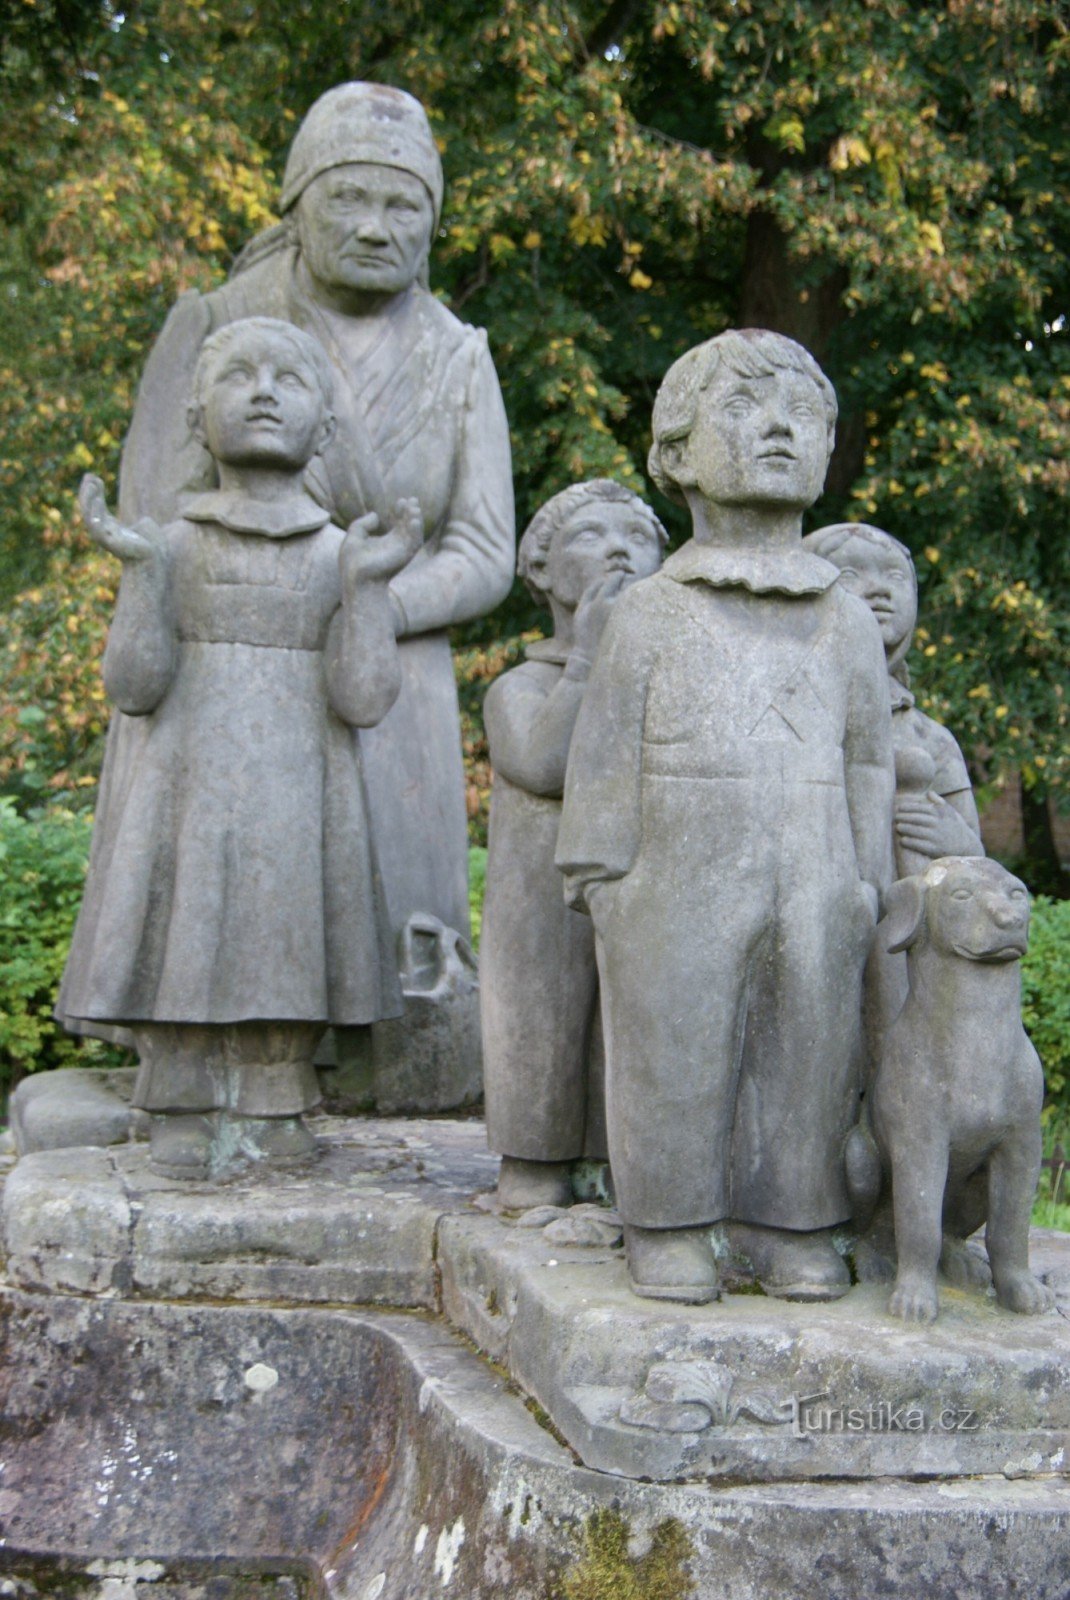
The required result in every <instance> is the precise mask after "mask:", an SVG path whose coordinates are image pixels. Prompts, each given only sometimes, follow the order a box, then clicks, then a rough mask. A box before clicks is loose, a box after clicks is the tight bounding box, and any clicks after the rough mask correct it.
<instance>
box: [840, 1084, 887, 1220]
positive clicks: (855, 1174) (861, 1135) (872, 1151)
mask: <svg viewBox="0 0 1070 1600" xmlns="http://www.w3.org/2000/svg"><path fill="white" fill-rule="evenodd" d="M843 1164H844V1172H845V1174H846V1178H847V1194H848V1196H849V1198H850V1201H851V1218H852V1221H853V1222H854V1225H855V1228H856V1230H857V1232H859V1233H864V1232H865V1230H866V1229H867V1228H868V1227H869V1224H870V1223H871V1222H872V1220H873V1212H874V1210H875V1209H876V1205H877V1200H878V1198H879V1196H880V1191H881V1157H880V1151H879V1150H878V1149H877V1141H876V1139H875V1138H874V1137H873V1129H872V1128H871V1126H870V1122H869V1114H868V1110H867V1107H866V1105H865V1104H863V1106H862V1115H861V1116H860V1118H859V1119H858V1121H857V1122H856V1123H855V1125H854V1127H853V1128H852V1129H851V1131H850V1133H849V1134H848V1135H847V1139H846V1141H845V1143H844V1147H843Z"/></svg>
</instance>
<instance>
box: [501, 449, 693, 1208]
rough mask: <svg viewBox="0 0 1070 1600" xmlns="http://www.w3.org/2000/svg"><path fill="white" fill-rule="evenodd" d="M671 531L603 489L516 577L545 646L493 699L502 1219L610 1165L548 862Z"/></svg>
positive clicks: (593, 1026) (541, 519)
mask: <svg viewBox="0 0 1070 1600" xmlns="http://www.w3.org/2000/svg"><path fill="white" fill-rule="evenodd" d="M665 544H666V533H665V530H664V528H663V527H662V525H661V523H660V522H659V521H658V519H657V517H655V515H654V513H653V512H652V511H651V509H650V507H649V506H647V505H646V504H645V503H644V502H643V501H642V500H640V499H639V497H638V495H636V494H634V493H633V492H632V491H631V490H630V489H626V488H624V486H623V485H621V484H619V483H613V482H611V481H610V480H609V479H607V478H597V479H594V480H592V481H590V482H587V483H579V484H575V485H574V486H573V487H571V488H569V489H564V490H562V491H561V493H560V494H556V495H554V497H553V499H551V500H550V501H548V502H547V504H546V505H544V506H543V507H542V509H541V510H540V511H539V512H538V513H537V515H536V516H535V517H534V518H533V520H532V522H531V524H530V526H529V527H528V529H527V532H526V533H525V534H524V537H523V539H522V540H521V543H520V552H519V567H520V574H521V576H522V577H523V578H524V580H525V582H526V583H527V585H528V588H529V589H530V591H531V593H532V594H533V596H534V597H535V598H536V599H537V600H538V601H540V602H541V603H542V604H544V605H547V606H549V608H550V613H551V615H552V617H553V624H554V626H553V633H552V635H551V636H550V638H548V639H540V640H538V641H536V642H535V643H533V644H530V645H529V646H528V649H527V660H526V661H524V662H522V663H521V664H520V665H519V666H517V667H514V668H513V669H512V670H511V671H509V672H506V673H504V674H503V675H502V676H501V677H500V678H498V679H497V680H496V682H495V683H494V684H493V685H492V686H491V688H490V690H489V691H488V694H487V699H486V704H485V707H484V716H485V720H486V727H487V738H488V742H489V747H490V758H491V763H492V765H493V768H494V792H493V796H492V800H491V812H490V849H489V855H488V861H487V889H486V898H485V902H484V907H483V930H482V939H481V945H480V993H481V1009H482V1016H483V1068H484V1081H485V1093H486V1108H487V1137H488V1141H489V1143H490V1146H491V1148H492V1149H494V1150H498V1151H500V1152H501V1153H502V1168H501V1176H500V1178H499V1183H498V1197H499V1199H500V1200H501V1202H502V1204H503V1205H504V1206H505V1207H506V1208H508V1209H521V1210H523V1209H526V1208H528V1207H531V1206H537V1205H568V1204H569V1203H570V1199H571V1186H570V1177H569V1172H570V1164H571V1163H572V1162H573V1161H574V1160H575V1159H576V1158H577V1157H580V1156H584V1155H586V1156H590V1157H595V1158H598V1157H602V1156H604V1154H605V1149H604V1140H605V1133H604V1127H603V1120H604V1114H603V1110H602V1082H601V1076H602V1074H601V1030H600V1027H599V1021H598V977H597V972H596V969H595V957H594V937H593V928H592V926H591V923H590V920H589V918H587V917H584V916H581V915H580V914H579V913H578V912H576V911H574V910H572V909H571V908H570V907H569V906H566V904H565V901H564V896H563V893H562V883H561V875H560V873H558V872H557V871H556V869H555V867H554V848H555V846H556V843H557V828H558V823H559V821H560V817H561V792H562V788H563V786H564V781H565V766H566V763H567V760H568V752H569V745H570V742H571V739H572V730H573V727H574V725H575V722H576V717H577V715H578V713H579V709H580V706H581V704H582V701H583V696H584V692H585V689H586V686H587V680H588V677H589V675H590V671H591V664H592V662H593V660H594V657H595V654H596V652H597V649H598V642H599V639H600V638H601V635H602V631H603V629H604V627H605V625H606V621H607V618H608V617H609V616H610V614H611V612H612V609H613V607H614V606H616V605H617V603H618V601H619V599H620V597H621V595H622V594H623V593H625V591H626V590H627V589H629V588H630V587H631V586H632V585H633V584H634V583H636V582H637V581H638V580H639V579H642V578H646V577H648V576H649V575H650V574H651V573H653V572H655V571H656V570H657V568H658V566H659V565H660V562H661V557H662V552H663V550H664V547H665Z"/></svg>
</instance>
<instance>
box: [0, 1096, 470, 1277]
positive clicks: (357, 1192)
mask: <svg viewBox="0 0 1070 1600" xmlns="http://www.w3.org/2000/svg"><path fill="white" fill-rule="evenodd" d="M312 1127H313V1128H314V1129H315V1131H316V1133H317V1135H318V1137H319V1140H320V1143H321V1146H322V1149H323V1154H322V1156H321V1158H320V1160H319V1161H318V1162H316V1163H315V1164H314V1165H311V1166H308V1167H305V1168H296V1169H294V1170H286V1169H279V1170H275V1171H272V1172H270V1173H265V1172H262V1171H254V1172H252V1173H246V1174H245V1175H243V1176H239V1177H236V1178H235V1179H233V1180H232V1181H230V1182H228V1183H223V1184H219V1183H215V1182H208V1181H204V1182H200V1183H191V1182H189V1181H188V1180H179V1179H174V1178H167V1177H163V1176H160V1175H159V1174H157V1173H155V1172H154V1171H153V1170H152V1168H151V1166H150V1164H149V1158H148V1152H147V1150H146V1148H145V1146H144V1145H143V1144H130V1145H127V1146H120V1147H117V1148H113V1149H110V1150H100V1149H65V1150H59V1149H57V1150H49V1151H43V1152H41V1153H39V1154H36V1155H30V1156H25V1157H24V1158H23V1159H22V1160H21V1161H20V1162H19V1163H18V1165H17V1166H16V1168H15V1170H14V1173H13V1174H12V1176H11V1178H10V1179H9V1180H8V1183H7V1187H6V1190H5V1194H4V1199H3V1212H2V1226H3V1240H4V1250H5V1254H6V1257H7V1263H8V1271H9V1274H10V1276H11V1280H12V1282H14V1283H16V1284H18V1285H20V1286H21V1287H23V1288H28V1289H33V1290H43V1291H52V1292H56V1293H77V1294H102V1293H109V1292H122V1293H126V1294H156V1295H163V1296H166V1297H168V1298H173V1299H185V1298H206V1297H207V1298H217V1299H221V1300H235V1301H247V1300H264V1299H268V1300H272V1299H281V1300H293V1301H299V1302H313V1303H322V1302H324V1301H345V1302H349V1303H354V1304H381V1305H392V1306H424V1307H427V1308H431V1307H433V1306H434V1303H435V1285H436V1262H435V1238H436V1229H437V1226H438V1222H439V1219H440V1218H441V1216H442V1215H443V1214H444V1213H445V1212H446V1211H448V1210H457V1209H464V1208H465V1207H466V1204H467V1196H468V1194H469V1193H470V1192H471V1191H472V1190H473V1189H474V1188H477V1187H481V1186H482V1187H487V1188H489V1187H490V1185H491V1183H492V1182H493V1180H494V1176H495V1171H496V1164H495V1162H494V1159H493V1157H491V1156H489V1155H488V1154H487V1152H486V1150H485V1145H484V1135H483V1128H482V1124H481V1123H477V1122H450V1121H447V1120H443V1121H442V1122H437V1123H435V1124H433V1126H429V1125H427V1124H421V1123H407V1122H391V1121H389V1120H387V1119H383V1120H381V1121H366V1122H358V1121H356V1120H349V1119H341V1118H339V1119H333V1118H326V1117H321V1118H316V1119H313V1121H312ZM431 1135H433V1137H432V1136H431Z"/></svg>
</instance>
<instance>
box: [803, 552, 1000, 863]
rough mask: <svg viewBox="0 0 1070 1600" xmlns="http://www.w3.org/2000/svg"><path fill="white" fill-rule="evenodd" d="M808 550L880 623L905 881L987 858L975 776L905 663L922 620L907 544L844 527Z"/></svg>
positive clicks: (898, 854)
mask: <svg viewBox="0 0 1070 1600" xmlns="http://www.w3.org/2000/svg"><path fill="white" fill-rule="evenodd" d="M803 549H804V550H810V551H811V552H812V553H813V554H814V555H815V556H823V557H824V559H825V560H826V561H831V562H832V564H833V566H836V567H839V569H840V582H841V583H842V584H844V585H845V586H846V587H847V588H848V589H850V590H851V591H852V593H854V594H857V595H859V596H860V597H861V599H863V600H864V601H865V602H866V604H867V605H868V606H869V609H870V610H871V611H872V612H873V615H874V616H875V617H876V619H877V626H878V627H879V628H880V630H881V638H882V639H883V640H884V652H885V655H886V657H887V660H888V688H889V690H890V691H891V697H892V743H893V745H894V747H895V857H896V875H897V877H900V878H906V877H909V876H911V874H913V873H915V872H924V871H925V869H926V868H927V867H928V865H929V863H930V861H935V860H936V858H937V857H938V856H983V855H984V853H985V852H984V846H983V845H982V844H981V825H980V823H979V821H978V819H977V806H976V803H975V801H974V798H973V790H972V789H971V787H970V777H969V773H968V772H967V771H966V763H965V761H964V760H963V756H962V751H961V750H960V749H959V747H958V744H957V743H956V741H955V737H954V735H953V734H952V733H950V732H949V730H948V729H947V728H944V727H941V725H940V723H938V722H934V721H933V719H932V717H927V716H926V715H925V713H924V711H919V710H918V708H917V706H916V705H915V704H914V696H913V695H912V694H911V692H910V676H909V673H908V670H907V664H906V658H907V654H908V652H909V650H910V646H911V643H912V641H913V638H914V628H915V625H916V623H917V620H918V579H917V574H916V572H915V570H914V561H913V558H912V557H911V554H910V551H909V550H908V549H907V547H906V545H905V544H900V542H899V540H898V539H893V537H892V535H891V534H890V533H885V532H884V530H883V529H882V528H874V527H871V526H870V524H869V523H866V522H838V523H835V524H833V525H832V526H831V527H828V528H820V529H819V530H818V531H817V532H816V533H811V534H809V535H808V536H807V537H806V538H805V539H804V540H803Z"/></svg>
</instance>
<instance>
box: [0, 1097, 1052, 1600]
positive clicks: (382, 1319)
mask: <svg viewBox="0 0 1070 1600" xmlns="http://www.w3.org/2000/svg"><path fill="white" fill-rule="evenodd" d="M318 1131H319V1132H320V1135H321V1137H322V1139H323V1142H324V1147H325V1148H324V1154H323V1156H322V1157H321V1159H320V1160H319V1161H317V1162H314V1163H311V1164H309V1165H308V1166H307V1167H306V1168H304V1169H298V1170H295V1171H292V1172H290V1173H288V1174H278V1175H275V1176H273V1177H271V1178H269V1179H267V1180H266V1181H265V1180H261V1181H257V1182H254V1181H253V1180H251V1179H243V1180H241V1181H238V1182H235V1183H232V1184H229V1185H225V1186H223V1187H220V1188H211V1187H209V1186H207V1185H204V1186H200V1185H186V1184H179V1183H176V1182H171V1181H169V1180H163V1179H158V1178H154V1177H153V1175H152V1174H151V1173H150V1172H149V1170H148V1167H147V1154H146V1152H145V1150H144V1147H143V1146H139V1145H137V1144H127V1145H124V1146H118V1147H115V1148H114V1149H110V1150H100V1149H97V1150H88V1149H68V1150H54V1151H46V1152H41V1153H39V1154H36V1155H32V1156H28V1157H25V1158H24V1159H23V1160H22V1161H21V1162H20V1163H19V1164H18V1165H17V1167H16V1168H15V1170H14V1173H13V1175H12V1176H11V1177H10V1178H9V1180H8V1185H7V1191H6V1195H5V1199H4V1210H3V1229H4V1239H5V1248H6V1251H7V1274H8V1286H7V1288H6V1289H5V1290H4V1292H3V1295H2V1307H3V1310H4V1313H5V1317H4V1329H5V1330H6V1338H7V1340H8V1346H9V1351H10V1354H9V1355H8V1358H7V1361H6V1363H5V1371H6V1373H7V1379H6V1389H5V1397H4V1428H5V1433H6V1446H5V1452H4V1458H5V1463H6V1465H5V1471H4V1476H3V1478H2V1480H0V1515H2V1517H3V1521H4V1529H3V1538H4V1541H5V1542H4V1544H3V1545H2V1546H0V1592H7V1593H9V1594H11V1595H14V1596H18V1600H36V1597H38V1596H43V1595H44V1594H48V1593H62V1594H63V1595H64V1596H69V1597H70V1600H75V1597H77V1600H115V1597H116V1596H121V1597H122V1600H195V1597H196V1600H202V1597H204V1596H211V1600H239V1597H240V1600H250V1597H255V1600H417V1597H418V1600H425V1597H429V1596H431V1595H439V1594H441V1595H443V1596H454V1597H456V1600H501V1596H502V1595H504V1594H508V1595H509V1596H510V1600H547V1597H548V1596H558V1595H561V1596H565V1595H567V1596H569V1600H572V1597H573V1596H577V1597H581V1600H587V1597H588V1596H590V1595H596V1594H613V1593H618V1592H627V1586H628V1585H633V1586H635V1587H634V1590H633V1592H635V1593H637V1594H641V1595H643V1596H644V1600H645V1597H646V1596H648V1595H649V1596H651V1597H653V1596H660V1595H669V1594H671V1595H673V1596H674V1597H675V1596H676V1595H679V1596H681V1600H683V1597H684V1596H686V1595H687V1594H689V1593H690V1594H691V1595H693V1596H697V1597H699V1600H802V1597H803V1596H809V1595H812V1594H813V1593H814V1592H815V1589H818V1588H819V1589H820V1591H821V1593H822V1594H823V1595H825V1596H829V1597H831V1600H858V1596H860V1595H862V1594H865V1595H878V1594H880V1595H887V1596H902V1597H904V1600H917V1597H918V1596H919V1595H921V1594H924V1595H925V1596H926V1600H959V1597H961V1596H962V1595H965V1594H983V1595H984V1596H985V1600H993V1597H1007V1600H1010V1597H1011V1596H1015V1597H1019V1596H1022V1595H1028V1596H1029V1597H1030V1600H1065V1596H1066V1594H1067V1593H1068V1592H1070V1538H1068V1533H1070V1480H1068V1478H1067V1477H1066V1475H1065V1471H1066V1466H1065V1462H1066V1457H1065V1454H1064V1452H1065V1451H1066V1450H1067V1448H1068V1446H1070V1402H1068V1401H1067V1398H1066V1396H1067V1392H1068V1390H1070V1384H1068V1383H1067V1378H1068V1376H1070V1329H1068V1326H1067V1312H1070V1304H1068V1302H1067V1299H1066V1298H1065V1297H1062V1298H1060V1303H1059V1308H1058V1309H1057V1310H1056V1311H1055V1312H1052V1313H1050V1314H1049V1315H1047V1316H1044V1317H1041V1318H1037V1319H1024V1318H1015V1317H1012V1316H1009V1315H1007V1314H1005V1313H1002V1312H1000V1311H998V1310H997V1309H996V1308H995V1307H994V1305H993V1304H992V1302H991V1301H990V1300H987V1299H986V1298H985V1297H984V1296H982V1295H980V1294H976V1293H974V1294H969V1293H966V1292H958V1291H951V1290H946V1291H944V1292H943V1294H942V1304H941V1318H940V1321H939V1322H938V1323H937V1324H936V1326H935V1328H933V1329H926V1330H908V1329H904V1328H903V1327H902V1325H900V1324H897V1323H894V1322H892V1321H891V1320H890V1319H886V1318H885V1316H884V1314H883V1311H882V1298H883V1293H884V1292H885V1291H881V1290H879V1289H878V1288H877V1287H876V1286H865V1287H862V1288H858V1289H855V1290H853V1291H852V1293H851V1294H850V1295H849V1296H848V1297H847V1298H846V1299H845V1300H843V1301H841V1302H839V1303H837V1304H835V1305H830V1306H823V1307H805V1306H798V1305H789V1304H785V1303H781V1302H777V1301H771V1300H766V1299H765V1298H763V1297H761V1296H758V1295H749V1294H739V1295H730V1296H727V1297H726V1298H725V1299H724V1300H723V1301H722V1302H720V1303H719V1304H718V1305H715V1306H710V1307H704V1308H699V1309H697V1310H696V1309H695V1308H687V1307H681V1306H671V1305H662V1306H655V1305H654V1304H653V1303H652V1302H648V1301H640V1300H637V1299H636V1298H635V1297H634V1296H633V1295H631V1293H630V1291H629V1290H628V1288H627V1284H626V1277H625V1271H624V1266H623V1262H622V1259H621V1252H620V1250H619V1247H617V1246H616V1245H615V1244H614V1243H613V1240H614V1239H615V1237H616V1233H617V1231H618V1230H617V1228H616V1225H615V1223H614V1219H613V1217H612V1214H611V1213H607V1212H606V1211H605V1210H603V1209H598V1208H594V1207H590V1206H585V1207H580V1208H574V1209H573V1210H572V1211H571V1212H566V1213H544V1214H543V1215H541V1216H539V1215H535V1216H534V1217H530V1216H529V1217H527V1218H523V1219H520V1221H519V1223H518V1222H516V1221H507V1220H503V1219H502V1218H501V1217H499V1216H497V1215H495V1214H493V1211H492V1210H491V1209H485V1208H488V1207H490V1206H492V1202H491V1201H490V1199H489V1196H488V1194H487V1191H489V1190H490V1188H491V1187H492V1185H493V1181H494V1176H495V1170H496V1169H495V1162H494V1158H492V1157H490V1156H489V1155H488V1154H487V1152H486V1149H485V1143H484V1136H483V1130H482V1125H481V1124H480V1123H478V1122H475V1121H468V1122H464V1121H453V1122H449V1121H436V1122H404V1121H396V1122H378V1121H372V1120H369V1121H366V1122H362V1121H358V1120H353V1121H345V1120H342V1119H330V1118H324V1119H321V1120H320V1122H319V1124H318ZM473 1195H475V1196H477V1199H478V1197H479V1196H480V1195H481V1196H482V1198H481V1199H478V1203H476V1204H474V1203H473V1200H472V1196H473ZM481 1207H482V1208H484V1209H481ZM577 1240H588V1241H591V1242H589V1243H587V1244H582V1243H577V1242H576V1241H577ZM1034 1264H1035V1265H1036V1267H1037V1268H1038V1269H1039V1270H1040V1271H1041V1273H1042V1274H1044V1275H1046V1276H1047V1277H1048V1279H1049V1281H1051V1282H1052V1283H1053V1285H1054V1286H1055V1287H1056V1288H1057V1289H1059V1290H1060V1291H1062V1290H1064V1289H1065V1290H1067V1291H1070V1239H1063V1238H1062V1237H1061V1236H1056V1235H1038V1236H1037V1237H1036V1239H1035V1243H1034ZM16 1352H17V1358H16ZM480 1352H483V1353H484V1354H485V1355H486V1356H489V1357H490V1358H491V1361H487V1360H486V1359H484V1355H483V1354H481V1353H480ZM819 1394H820V1396H821V1398H820V1399H816V1398H814V1397H815V1396H817V1395H819ZM915 1412H916V1413H917V1416H918V1417H920V1419H921V1421H920V1423H919V1422H918V1421H917V1420H916V1418H915V1416H914V1413H915ZM856 1414H857V1415H858V1417H859V1418H860V1419H861V1420H860V1421H859V1422H856V1421H855V1420H853V1419H854V1418H855V1416H856ZM640 1480H645V1481H640ZM4 1585H7V1589H6V1590H5V1589H4ZM598 1585H601V1587H598ZM689 1586H690V1587H689Z"/></svg>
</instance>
